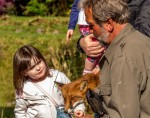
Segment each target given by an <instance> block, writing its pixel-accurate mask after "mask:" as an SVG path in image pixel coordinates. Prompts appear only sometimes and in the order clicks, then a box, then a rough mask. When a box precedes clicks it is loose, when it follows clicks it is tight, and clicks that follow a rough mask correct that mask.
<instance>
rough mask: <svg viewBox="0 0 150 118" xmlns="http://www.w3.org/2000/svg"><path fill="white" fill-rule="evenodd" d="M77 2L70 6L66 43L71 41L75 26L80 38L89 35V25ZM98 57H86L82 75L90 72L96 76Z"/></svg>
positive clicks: (78, 0) (77, 0)
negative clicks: (77, 28)
mask: <svg viewBox="0 0 150 118" xmlns="http://www.w3.org/2000/svg"><path fill="white" fill-rule="evenodd" d="M79 2H80V0H74V3H73V5H72V9H71V14H70V21H69V26H68V31H67V35H66V41H67V42H68V41H69V40H71V36H73V33H74V29H75V26H76V24H78V27H79V31H80V34H81V35H82V36H87V35H88V34H90V28H89V25H88V24H87V23H86V20H85V14H84V10H83V9H80V10H79V9H78V4H79ZM92 40H93V41H98V40H97V39H96V38H93V39H92ZM102 53H103V52H102ZM100 57H101V56H100ZM100 57H97V58H92V57H87V58H86V59H85V66H84V70H83V75H84V74H87V73H91V72H93V73H95V74H96V73H98V72H99V71H100V70H99V65H98V61H99V59H100Z"/></svg>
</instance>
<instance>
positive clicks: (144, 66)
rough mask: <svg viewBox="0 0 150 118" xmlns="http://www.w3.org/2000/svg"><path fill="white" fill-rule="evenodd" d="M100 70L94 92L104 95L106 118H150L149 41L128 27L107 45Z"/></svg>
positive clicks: (149, 39) (128, 25)
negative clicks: (98, 82) (99, 82)
mask: <svg viewBox="0 0 150 118" xmlns="http://www.w3.org/2000/svg"><path fill="white" fill-rule="evenodd" d="M100 68H101V74H100V80H101V85H100V86H98V87H97V88H96V90H95V91H96V92H97V93H99V94H100V95H103V99H104V102H103V104H104V107H105V109H106V111H107V113H108V116H109V117H110V118H150V38H148V37H146V36H145V35H143V34H142V33H140V32H138V31H137V30H135V29H134V28H133V27H132V26H131V25H130V24H127V26H126V27H125V28H124V29H123V30H122V31H121V32H120V34H119V35H118V36H117V37H116V38H115V40H114V41H113V42H112V43H111V44H110V45H109V46H108V48H107V50H106V52H105V53H104V55H103V57H102V59H101V61H100ZM108 116H107V117H108ZM104 118H105V116H104Z"/></svg>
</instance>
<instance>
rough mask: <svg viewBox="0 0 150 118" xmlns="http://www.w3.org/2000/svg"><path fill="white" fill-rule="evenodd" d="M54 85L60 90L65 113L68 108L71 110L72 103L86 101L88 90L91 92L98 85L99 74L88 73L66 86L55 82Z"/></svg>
mask: <svg viewBox="0 0 150 118" xmlns="http://www.w3.org/2000/svg"><path fill="white" fill-rule="evenodd" d="M56 84H58V85H59V86H60V88H61V91H62V95H63V97H64V100H65V111H68V109H69V108H70V109H71V108H73V105H74V103H76V102H77V101H81V100H82V101H85V100H86V99H85V98H86V96H85V93H86V92H87V90H88V89H91V90H93V89H94V88H95V87H97V86H98V85H99V84H100V81H99V74H97V75H95V74H92V73H90V74H86V75H83V76H81V77H79V78H78V79H77V80H75V81H73V82H71V83H68V84H62V83H58V82H56Z"/></svg>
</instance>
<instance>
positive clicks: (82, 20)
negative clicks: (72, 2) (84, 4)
mask: <svg viewBox="0 0 150 118" xmlns="http://www.w3.org/2000/svg"><path fill="white" fill-rule="evenodd" d="M77 24H78V25H88V24H87V22H86V18H85V13H84V10H83V9H81V10H80V11H79V15H78V22H77Z"/></svg>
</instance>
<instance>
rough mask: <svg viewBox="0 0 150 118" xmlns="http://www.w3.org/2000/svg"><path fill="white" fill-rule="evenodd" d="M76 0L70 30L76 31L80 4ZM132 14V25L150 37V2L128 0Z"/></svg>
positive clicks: (146, 0) (145, 0) (71, 15)
mask: <svg viewBox="0 0 150 118" xmlns="http://www.w3.org/2000/svg"><path fill="white" fill-rule="evenodd" d="M79 1H80V0H74V3H73V5H72V9H71V14H70V21H69V25H68V29H75V26H76V24H77V21H78V14H79V9H78V3H79ZM127 4H128V6H129V10H130V13H131V19H130V23H131V24H132V25H133V27H134V28H135V29H137V30H139V31H140V32H142V33H143V34H145V35H147V36H149V37H150V0H127Z"/></svg>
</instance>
